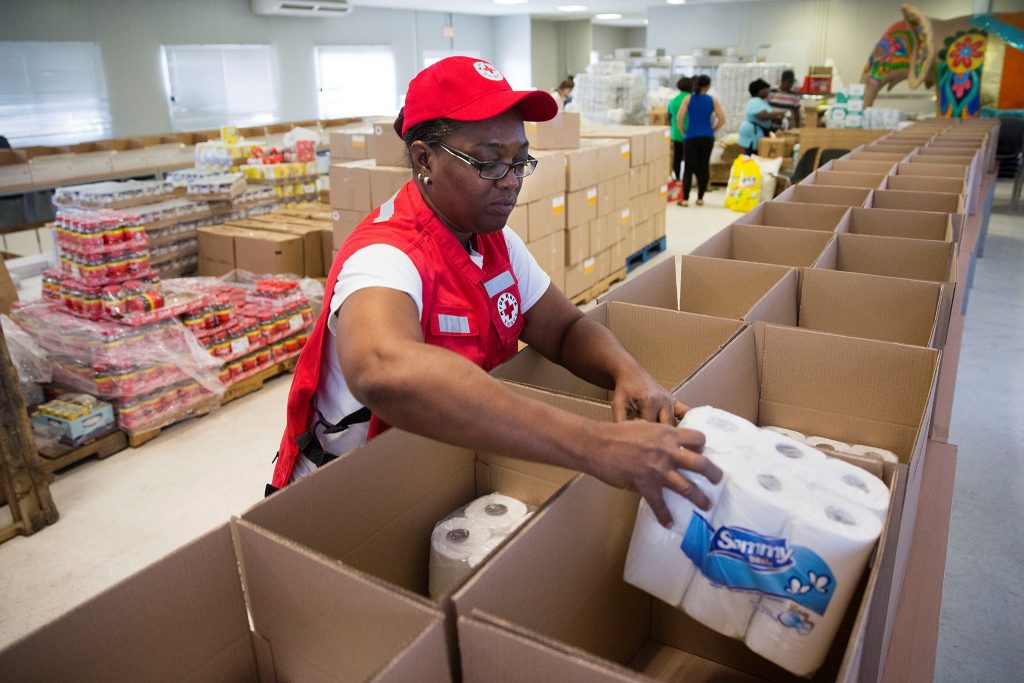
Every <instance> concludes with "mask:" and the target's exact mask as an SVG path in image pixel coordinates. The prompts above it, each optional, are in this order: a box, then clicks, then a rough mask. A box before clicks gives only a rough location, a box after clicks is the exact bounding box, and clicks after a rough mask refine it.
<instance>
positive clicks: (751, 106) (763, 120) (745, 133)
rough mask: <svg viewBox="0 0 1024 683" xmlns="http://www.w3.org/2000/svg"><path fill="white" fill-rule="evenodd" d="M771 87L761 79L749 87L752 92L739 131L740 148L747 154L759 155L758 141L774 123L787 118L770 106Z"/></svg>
mask: <svg viewBox="0 0 1024 683" xmlns="http://www.w3.org/2000/svg"><path fill="white" fill-rule="evenodd" d="M770 87H771V86H769V85H768V81H765V80H763V79H760V78H759V79H757V80H756V81H751V83H750V85H749V86H748V87H747V90H749V91H750V100H749V101H748V102H747V108H746V111H745V112H744V114H743V123H741V124H740V130H739V134H740V147H742V148H743V152H744V153H745V154H757V141H758V140H760V139H761V138H763V137H764V136H765V135H767V134H768V132H769V131H770V130H771V127H772V121H781V120H782V119H784V118H785V117H786V112H785V111H784V110H778V111H776V110H773V109H772V108H771V105H769V104H768V90H769V88H770Z"/></svg>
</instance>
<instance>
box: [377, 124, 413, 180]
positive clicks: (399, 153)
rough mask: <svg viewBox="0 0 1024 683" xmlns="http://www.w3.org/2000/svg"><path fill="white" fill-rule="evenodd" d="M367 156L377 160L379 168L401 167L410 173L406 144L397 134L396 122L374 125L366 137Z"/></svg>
mask: <svg viewBox="0 0 1024 683" xmlns="http://www.w3.org/2000/svg"><path fill="white" fill-rule="evenodd" d="M366 156H367V158H368V159H375V160H376V161H377V165H378V166H401V167H405V169H406V173H409V161H408V159H407V158H406V151H405V142H404V141H403V140H402V138H400V137H398V134H397V133H395V127H394V121H381V122H378V123H374V124H373V129H372V130H371V131H370V134H369V135H367V136H366Z"/></svg>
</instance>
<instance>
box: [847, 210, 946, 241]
mask: <svg viewBox="0 0 1024 683" xmlns="http://www.w3.org/2000/svg"><path fill="white" fill-rule="evenodd" d="M961 219H962V217H961V216H960V215H959V214H950V213H939V212H936V211H902V210H899V209H850V214H849V218H848V221H847V224H846V232H849V233H851V234H854V235H878V236H880V237H909V238H912V239H922V240H940V241H943V242H959V241H960V230H961V223H962V220H961Z"/></svg>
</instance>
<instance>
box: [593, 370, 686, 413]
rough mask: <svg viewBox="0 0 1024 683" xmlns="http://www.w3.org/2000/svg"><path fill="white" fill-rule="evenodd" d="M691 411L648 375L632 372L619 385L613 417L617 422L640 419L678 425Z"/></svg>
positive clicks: (613, 406) (614, 397) (614, 402)
mask: <svg viewBox="0 0 1024 683" xmlns="http://www.w3.org/2000/svg"><path fill="white" fill-rule="evenodd" d="M687 410H689V408H687V407H686V406H685V405H683V404H682V403H680V402H679V401H677V400H676V399H675V398H674V397H673V396H672V394H670V393H668V392H667V391H665V389H664V388H663V387H662V386H661V385H660V384H658V383H657V382H656V381H655V380H654V378H653V377H651V376H650V375H649V374H647V373H646V372H643V371H640V372H631V373H629V374H627V375H625V376H624V377H622V378H620V379H619V380H618V381H617V382H616V383H615V390H614V394H613V396H612V417H613V418H614V420H615V421H616V422H624V421H625V420H628V419H632V418H640V419H643V420H647V421H649V422H661V423H664V424H668V425H675V424H676V422H677V421H678V420H679V419H680V418H681V417H682V416H683V415H685V414H686V411H687Z"/></svg>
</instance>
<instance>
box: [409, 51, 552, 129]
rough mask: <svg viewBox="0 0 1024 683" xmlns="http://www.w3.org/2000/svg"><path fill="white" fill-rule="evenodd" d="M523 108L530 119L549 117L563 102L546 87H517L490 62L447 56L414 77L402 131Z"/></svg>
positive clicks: (410, 83)
mask: <svg viewBox="0 0 1024 683" xmlns="http://www.w3.org/2000/svg"><path fill="white" fill-rule="evenodd" d="M512 107H517V108H518V109H519V113H521V114H522V115H523V120H524V121H547V120H549V119H553V118H554V117H555V115H556V114H558V103H557V102H555V98H553V97H552V96H551V95H550V94H548V93H547V92H544V91H543V90H513V89H512V86H511V85H509V83H508V81H507V80H505V77H504V76H502V75H501V72H499V71H498V70H497V69H495V68H494V66H493V65H492V64H490V63H489V62H485V61H484V60H482V59H474V58H473V57H446V58H445V59H442V60H440V61H438V62H435V63H434V64H431V65H430V66H428V67H427V68H426V69H424V70H423V71H420V72H419V73H418V74H416V76H415V77H414V78H413V79H412V80H411V81H409V91H408V93H406V96H405V110H404V114H403V116H404V121H403V123H402V135H403V136H404V135H405V134H406V132H407V131H408V130H409V129H410V128H412V127H413V126H415V125H416V124H419V123H423V122H424V121H432V120H434V119H453V120H455V121H483V120H485V119H489V118H491V117H493V116H497V115H498V114H501V113H503V112H506V111H508V110H509V109H511V108H512Z"/></svg>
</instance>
